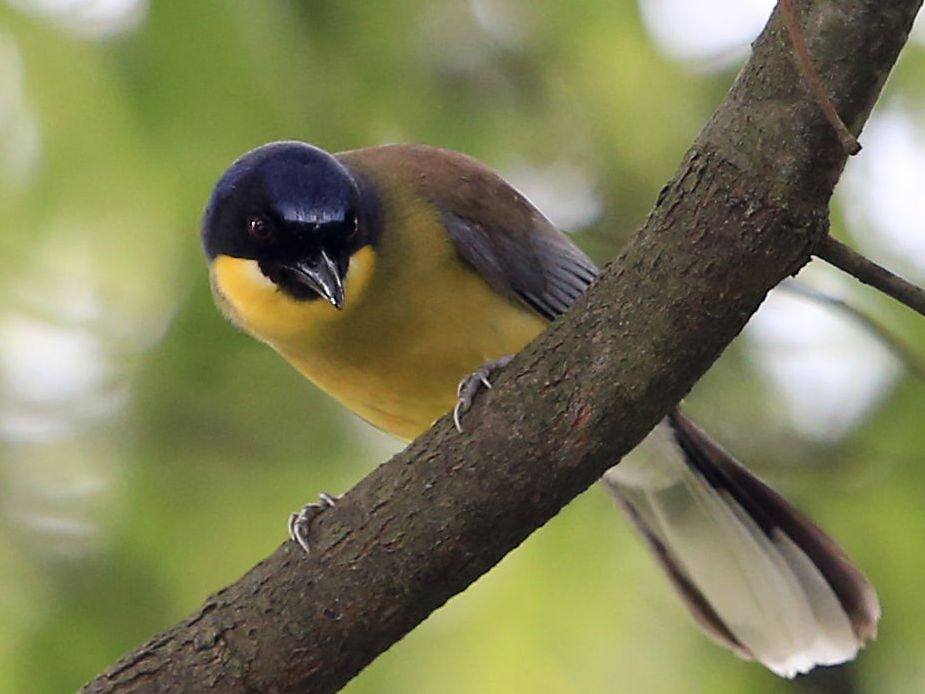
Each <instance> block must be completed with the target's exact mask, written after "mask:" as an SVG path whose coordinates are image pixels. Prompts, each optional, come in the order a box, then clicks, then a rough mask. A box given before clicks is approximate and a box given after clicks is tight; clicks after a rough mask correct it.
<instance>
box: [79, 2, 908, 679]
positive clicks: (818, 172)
mask: <svg viewBox="0 0 925 694" xmlns="http://www.w3.org/2000/svg"><path fill="white" fill-rule="evenodd" d="M919 5H920V1H919V0H894V1H893V2H871V1H870V0H818V1H817V2H805V3H801V6H802V13H803V17H802V20H803V21H802V26H803V27H806V29H805V34H806V41H807V45H808V46H809V47H810V49H811V51H812V55H813V58H814V61H815V63H816V65H817V67H818V69H819V73H820V74H822V75H825V78H826V81H827V88H828V91H829V93H830V94H831V96H832V101H833V103H834V105H835V106H836V107H837V109H838V112H839V113H840V114H841V116H842V118H843V120H844V121H845V122H846V123H847V125H848V127H850V128H851V129H852V131H853V132H858V131H859V130H860V126H861V124H862V123H863V122H864V121H865V119H866V118H867V115H868V113H869V112H870V109H871V108H872V106H873V104H874V102H875V100H876V98H877V96H878V94H879V92H880V89H881V87H882V86H883V83H884V81H885V79H886V76H887V74H888V72H889V70H890V67H891V66H892V65H893V63H894V61H895V60H896V57H897V55H898V53H899V51H900V48H901V47H902V45H903V43H904V41H905V39H906V35H907V33H908V31H909V28H910V26H911V24H912V20H913V18H914V16H915V13H916V11H917V10H918V7H919ZM790 50H791V46H790V42H789V41H788V40H787V37H786V33H785V30H784V27H783V26H782V24H781V22H780V21H779V19H778V18H776V17H775V18H774V19H772V21H771V23H770V25H769V27H768V28H767V29H766V30H765V31H764V33H763V34H762V36H761V37H760V38H759V39H758V41H757V42H756V44H755V48H754V55H753V56H752V58H751V60H750V61H749V63H748V65H747V66H746V67H745V68H744V70H743V71H742V73H741V74H740V75H739V77H738V79H737V81H736V83H735V85H734V86H733V88H732V90H731V92H730V94H729V96H728V97H727V99H726V101H725V102H724V103H723V104H722V106H721V107H720V108H719V109H718V110H717V112H716V113H715V114H714V115H713V117H712V118H711V120H710V122H709V123H708V124H707V126H706V127H705V129H704V130H703V132H702V133H701V134H700V136H699V137H698V138H697V140H696V142H695V143H694V145H693V146H692V148H691V150H690V151H689V152H688V154H687V156H686V157H685V158H684V161H683V162H682V165H681V168H680V170H679V172H678V173H677V175H676V176H675V178H674V179H673V180H672V181H671V182H670V183H669V184H668V185H667V186H666V187H665V188H664V189H663V191H662V193H661V195H660V196H659V200H658V204H657V205H656V207H655V209H654V210H653V211H652V213H651V214H650V216H649V217H648V219H647V220H646V222H645V224H644V225H643V227H642V228H641V229H640V230H639V232H638V233H637V234H636V236H635V237H634V238H633V240H632V241H631V242H630V244H629V245H628V246H627V248H626V250H625V251H624V252H623V253H622V254H621V256H620V257H619V258H618V259H617V260H616V262H614V263H613V265H612V266H611V267H610V268H609V269H608V270H607V271H606V272H605V273H604V275H603V276H602V277H601V278H600V280H599V281H598V282H596V283H595V285H594V286H593V287H592V288H591V290H590V291H589V292H588V294H587V295H586V296H585V297H584V298H583V299H582V300H581V301H579V302H578V304H577V305H576V307H575V309H574V310H573V311H572V312H571V313H570V314H569V315H568V316H566V317H565V318H564V319H563V320H561V321H558V322H556V323H555V324H554V325H553V326H552V327H551V329H550V330H549V331H547V332H546V333H545V334H544V335H543V336H542V337H540V338H539V339H538V340H536V341H535V342H534V343H533V344H531V345H530V346H529V347H528V348H527V349H526V350H525V351H524V352H523V353H522V354H520V355H519V356H518V357H517V358H516V359H515V361H514V362H513V363H512V364H511V365H510V366H509V367H508V368H507V369H506V371H505V372H504V374H503V375H502V376H501V378H500V379H499V380H498V383H497V386H498V387H496V388H495V389H493V390H492V391H490V392H488V393H484V394H483V395H484V397H482V398H480V399H479V401H478V402H477V403H476V404H475V406H474V407H473V409H472V410H471V411H470V412H469V413H468V414H467V416H466V425H467V430H466V431H467V433H466V434H459V433H458V432H457V431H456V430H455V428H454V427H453V425H452V422H450V421H449V419H447V418H444V420H442V421H441V422H440V423H439V424H438V425H437V426H435V427H434V428H433V429H432V430H431V431H430V432H428V433H427V434H426V435H424V436H422V437H421V438H420V439H418V440H417V441H415V442H414V443H413V444H411V445H410V446H409V447H408V448H407V449H406V450H405V451H403V452H402V453H401V454H399V455H397V456H395V457H394V458H393V459H392V460H390V461H389V462H387V463H385V464H384V465H382V466H381V467H379V468H378V469H377V470H375V471H374V472H373V473H372V474H370V475H369V476H368V477H366V478H365V479H364V480H362V481H361V482H360V483H359V484H358V485H357V486H356V487H355V488H354V489H352V490H351V491H350V492H349V493H348V494H347V495H346V496H345V497H344V498H343V499H342V500H341V501H340V502H339V503H338V505H337V506H336V507H335V508H334V509H331V510H330V511H328V512H326V513H325V514H324V515H323V516H321V518H320V519H319V520H318V522H317V524H316V525H315V527H314V530H315V533H314V537H313V542H314V546H315V547H316V548H317V551H316V553H315V554H314V555H312V556H310V557H307V556H305V554H304V552H302V550H301V549H300V548H298V547H297V546H295V545H294V544H292V543H285V544H284V545H283V546H282V547H280V549H279V550H277V551H276V552H275V553H274V554H273V555H272V556H270V557H269V558H267V559H266V560H264V561H263V562H262V563H261V564H259V565H258V566H256V567H255V568H254V569H252V570H251V571H250V572H248V573H247V575H245V576H244V577H243V578H242V579H240V580H239V581H238V582H236V583H235V584H233V585H231V586H228V587H227V588H225V589H223V590H222V591H220V592H219V593H218V594H216V595H214V596H213V597H211V598H209V600H208V601H207V602H206V604H205V605H204V606H203V607H202V609H200V610H199V612H197V613H196V614H195V615H193V616H192V617H190V618H189V619H188V620H186V621H185V622H183V623H182V624H178V625H176V626H174V627H172V628H171V629H169V630H168V631H166V632H164V633H163V634H161V635H159V636H157V637H155V638H153V639H152V640H151V641H149V642H148V643H146V644H144V645H143V646H141V647H140V648H139V649H137V650H136V651H134V652H133V653H130V654H129V655H127V656H125V657H124V658H123V659H122V660H120V661H119V662H118V663H116V664H115V665H114V666H113V667H112V668H110V670H108V671H107V672H106V673H104V674H102V675H100V676H99V677H98V678H97V679H96V680H94V681H93V682H92V683H90V684H89V685H88V687H87V689H86V691H89V692H109V691H122V692H127V691H145V692H148V691H201V692H206V691H222V692H245V691H279V692H332V691H335V690H336V689H338V688H339V687H341V686H342V685H343V684H344V683H345V682H347V681H348V680H349V679H350V678H351V677H353V676H354V675H355V674H356V673H357V672H359V671H360V669H362V668H363V667H364V666H365V665H366V664H367V663H369V662H370V661H371V660H372V659H373V658H375V657H376V655H377V654H379V653H381V652H382V651H384V650H385V649H386V648H388V647H389V646H390V645H392V644H393V643H395V642H396V641H397V640H398V639H400V638H401V637H402V635H404V634H405V633H407V632H408V631H409V630H410V629H412V628H414V626H415V625H416V624H418V623H419V622H420V621H421V620H423V619H424V618H425V617H426V616H427V615H428V614H430V612H432V611H433V610H434V609H436V608H437V607H439V606H440V605H442V604H443V603H444V602H446V601H447V600H448V599H449V598H450V597H451V596H453V595H455V594H456V593H458V592H459V591H461V590H463V589H464V588H465V587H466V586H467V585H469V584H470V583H472V582H473V581H474V580H475V579H476V578H478V576H480V575H481V574H483V573H484V572H486V571H487V570H488V569H490V568H491V567H492V566H493V565H494V564H496V563H497V562H498V561H500V559H501V558H502V557H503V556H504V555H505V554H506V553H507V552H509V551H510V550H511V549H513V548H514V547H516V546H517V545H518V544H519V543H520V542H522V541H523V540H524V539H525V538H526V537H527V536H528V535H529V534H530V533H531V532H532V531H533V530H535V529H536V528H537V527H539V526H541V525H542V524H543V523H545V522H546V521H547V520H549V518H551V517H552V516H553V515H555V513H556V512H558V510H559V509H560V508H562V506H563V505H565V504H566V503H568V502H569V501H570V500H571V499H572V498H573V497H574V496H575V495H576V494H578V493H579V492H581V491H582V490H584V489H585V488H586V487H588V486H589V485H590V484H591V483H592V482H593V481H594V480H596V479H597V478H598V477H599V476H600V475H601V474H602V473H603V471H604V470H605V469H606V468H607V467H609V466H610V465H611V464H613V463H614V462H615V461H616V460H618V459H619V458H620V457H621V456H623V455H624V454H625V453H626V452H627V451H629V450H630V449H631V448H633V446H635V445H636V443H637V442H639V441H640V440H641V439H642V438H643V436H645V434H646V433H647V432H648V431H649V430H650V429H651V428H652V427H653V426H654V425H655V423H656V422H657V421H658V420H659V419H660V418H661V417H662V416H663V415H664V414H665V413H666V412H667V411H668V410H669V409H670V408H671V407H672V406H673V405H674V404H675V403H676V402H677V401H678V400H679V399H680V398H681V397H682V396H683V395H684V394H685V393H687V391H688V390H689V389H690V388H691V386H692V385H693V384H694V383H695V382H696V380H697V379H698V378H700V376H701V375H703V373H704V372H705V371H706V370H707V369H708V368H709V367H710V365H711V364H712V363H713V361H714V360H715V359H716V358H717V357H718V356H719V354H720V353H721V352H722V351H723V349H724V348H725V347H726V345H728V344H729V342H730V341H731V340H732V339H733V338H734V337H735V336H736V334H738V332H739V331H740V330H741V329H742V327H743V325H744V324H745V322H746V321H747V320H748V318H749V316H750V315H751V314H752V313H753V312H754V311H755V309H756V308H757V307H758V305H759V304H760V303H761V301H762V300H763V299H764V296H765V294H766V293H767V291H768V290H769V289H770V288H771V287H773V286H774V285H776V284H777V283H778V282H779V281H780V280H781V279H782V278H783V277H786V276H787V275H789V274H792V273H794V272H796V271H797V270H799V268H800V267H801V266H802V265H803V264H804V263H805V262H806V260H807V259H808V258H809V255H810V253H811V251H812V249H813V248H814V246H815V245H816V244H817V243H818V241H819V240H820V239H821V238H823V236H824V235H825V233H826V231H827V209H828V202H829V198H830V196H831V193H832V189H833V187H834V185H835V182H836V181H837V180H838V177H839V174H840V172H841V170H842V167H843V165H844V161H845V153H844V150H843V149H842V147H841V145H840V144H839V142H838V140H837V138H836V137H835V135H834V134H833V132H832V129H831V127H830V126H829V124H828V122H827V121H826V120H825V118H824V117H823V115H822V114H821V112H820V110H819V107H818V105H817V103H816V101H815V99H813V97H812V96H811V95H810V94H809V93H808V92H807V90H806V83H805V80H804V79H803V78H802V75H801V74H800V73H799V71H798V70H797V69H796V67H795V65H794V62H793V60H792V59H791V55H790ZM306 496H308V494H306Z"/></svg>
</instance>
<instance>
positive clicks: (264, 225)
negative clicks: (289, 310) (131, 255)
mask: <svg viewBox="0 0 925 694" xmlns="http://www.w3.org/2000/svg"><path fill="white" fill-rule="evenodd" d="M359 197H360V195H359V190H358V188H357V183H356V181H355V180H354V178H353V176H352V175H351V174H350V172H349V171H348V170H347V169H346V168H344V166H343V165H342V164H341V163H340V162H338V161H337V159H335V158H334V157H333V156H331V155H330V154H328V153H327V152H325V151H324V150H321V149H318V148H317V147H313V146H311V145H308V144H305V143H303V142H274V143H271V144H267V145H263V146H261V147H258V148H257V149H254V150H251V151H250V152H248V153H246V154H244V155H243V156H241V157H240V158H239V159H238V160H237V161H235V162H234V163H233V164H232V165H231V166H230V167H229V168H228V170H227V171H226V172H225V173H224V174H223V175H222V177H221V178H220V179H219V181H218V183H217V184H216V186H215V189H214V190H213V192H212V196H211V198H210V199H209V203H208V205H207V207H206V211H205V215H204V218H203V224H202V243H203V248H204V249H205V252H206V255H207V256H208V258H209V261H210V262H214V261H215V260H216V258H218V257H220V256H230V257H231V258H239V259H245V260H250V261H253V262H254V263H255V264H256V266H257V268H259V272H260V273H262V275H263V276H264V277H265V278H266V279H267V280H269V281H270V282H272V283H273V284H274V285H276V287H277V288H278V289H279V290H280V291H281V292H283V293H284V294H285V295H286V296H288V297H290V298H291V299H294V300H297V301H313V300H316V299H319V298H324V299H326V300H327V301H328V302H330V303H331V304H332V305H333V306H335V307H337V308H338V309H340V308H342V307H343V305H344V280H345V277H346V273H347V268H348V266H349V263H350V258H351V256H352V254H353V253H354V252H355V251H356V250H357V249H358V248H359V247H360V246H361V245H362V244H363V240H362V239H361V238H360V236H361V234H360V229H359V226H360V222H359V217H358V214H359Z"/></svg>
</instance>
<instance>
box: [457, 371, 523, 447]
mask: <svg viewBox="0 0 925 694" xmlns="http://www.w3.org/2000/svg"><path fill="white" fill-rule="evenodd" d="M513 358H514V357H513V356H507V357H501V358H500V359H494V360H492V361H489V362H486V363H484V364H482V366H480V367H479V368H478V370H477V371H473V372H472V373H471V374H467V375H466V376H464V377H463V378H462V380H460V382H459V385H458V386H457V387H456V406H455V407H454V408H453V424H455V425H456V431H458V432H459V433H462V430H463V428H462V416H463V415H464V414H465V413H466V412H467V411H468V410H469V408H470V407H472V403H473V402H474V401H475V396H476V395H478V393H479V390H481V388H482V387H485V389H486V390H491V387H492V386H491V381H490V380H489V378H490V377H491V375H492V374H493V373H495V372H496V371H498V370H500V369H503V368H504V367H505V366H507V365H508V364H510V363H511V359H513Z"/></svg>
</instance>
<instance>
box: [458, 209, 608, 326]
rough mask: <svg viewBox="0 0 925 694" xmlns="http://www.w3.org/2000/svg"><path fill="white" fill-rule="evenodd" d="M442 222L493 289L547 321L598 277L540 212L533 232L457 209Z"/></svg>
mask: <svg viewBox="0 0 925 694" xmlns="http://www.w3.org/2000/svg"><path fill="white" fill-rule="evenodd" d="M443 222H444V226H445V227H446V229H447V231H448V232H449V234H450V237H451V238H452V239H453V242H454V244H455V246H456V249H457V250H458V251H459V254H460V255H461V256H462V257H463V258H464V259H465V260H466V261H467V262H468V263H470V264H471V265H472V266H473V267H474V268H475V269H476V270H478V271H479V273H481V275H482V276H483V277H484V278H485V279H486V281H487V282H488V283H489V284H490V285H491V286H492V287H493V288H494V289H496V290H497V291H499V292H501V293H503V294H506V295H508V296H511V297H516V298H518V299H520V300H521V301H523V302H524V303H525V304H527V305H528V306H529V307H530V308H532V309H533V310H534V311H536V312H537V313H538V314H539V315H541V316H543V317H544V318H546V319H548V320H553V319H554V318H556V317H557V316H559V315H561V314H563V313H565V312H566V311H567V310H568V309H569V308H571V306H572V304H573V303H574V302H575V299H577V298H578V297H579V296H580V295H581V294H582V293H583V292H584V291H585V290H586V289H587V288H588V285H590V284H591V282H593V281H594V278H595V277H596V276H597V272H598V271H597V268H596V267H595V265H594V263H593V262H592V261H591V259H590V258H588V257H587V256H586V255H585V254H584V253H582V252H581V250H579V249H578V247H577V246H575V245H574V244H573V243H572V242H571V241H569V240H568V238H567V237H566V236H565V234H563V233H562V232H560V231H559V230H558V229H556V228H555V227H554V226H553V225H552V223H550V222H549V221H548V220H546V219H545V218H544V217H542V216H541V215H539V214H537V219H536V225H535V226H534V228H533V230H532V231H530V232H529V233H508V232H507V230H504V229H494V228H486V227H485V226H484V225H483V224H481V223H480V222H478V221H475V220H471V219H465V218H464V217H462V216H459V215H457V214H454V213H452V212H444V215H443Z"/></svg>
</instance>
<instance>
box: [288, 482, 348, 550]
mask: <svg viewBox="0 0 925 694" xmlns="http://www.w3.org/2000/svg"><path fill="white" fill-rule="evenodd" d="M338 499H340V497H336V496H331V495H330V494H326V493H325V492H321V494H319V495H318V501H315V502H314V503H311V504H305V506H303V507H302V508H301V510H299V511H298V512H296V513H293V514H290V516H289V539H290V540H293V541H295V542H298V543H299V546H300V547H301V548H302V549H303V550H305V553H306V554H311V552H312V549H311V544H310V543H309V541H308V533H309V531H310V530H311V525H312V523H313V522H314V520H315V519H316V518H317V517H318V516H319V515H320V514H321V513H322V512H323V511H325V510H326V509H329V508H331V507H333V506H334V504H335V503H336V502H337V501H338Z"/></svg>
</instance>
